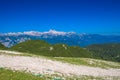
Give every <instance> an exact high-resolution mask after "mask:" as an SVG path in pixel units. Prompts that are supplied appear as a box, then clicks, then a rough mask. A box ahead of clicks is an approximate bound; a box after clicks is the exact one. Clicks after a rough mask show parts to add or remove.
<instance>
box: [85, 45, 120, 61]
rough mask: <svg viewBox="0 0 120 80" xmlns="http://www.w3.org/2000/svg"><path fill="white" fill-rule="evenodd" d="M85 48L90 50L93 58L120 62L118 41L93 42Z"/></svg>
mask: <svg viewBox="0 0 120 80" xmlns="http://www.w3.org/2000/svg"><path fill="white" fill-rule="evenodd" d="M87 50H88V51H90V52H92V54H93V55H92V56H93V57H94V58H98V59H104V60H111V61H117V62H120V43H114V44H94V45H90V46H88V47H87Z"/></svg>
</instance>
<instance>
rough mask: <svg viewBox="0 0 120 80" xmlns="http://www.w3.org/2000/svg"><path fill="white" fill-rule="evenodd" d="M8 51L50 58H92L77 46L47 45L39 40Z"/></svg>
mask: <svg viewBox="0 0 120 80" xmlns="http://www.w3.org/2000/svg"><path fill="white" fill-rule="evenodd" d="M9 49H10V50H14V51H20V52H27V53H31V54H37V55H43V56H50V57H89V58H91V57H92V56H91V55H92V53H90V52H88V51H87V50H85V49H83V48H80V47H78V46H68V45H65V44H49V43H47V42H45V41H41V40H28V41H25V42H22V43H19V44H17V45H15V46H12V47H11V48H9Z"/></svg>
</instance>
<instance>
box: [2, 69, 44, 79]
mask: <svg viewBox="0 0 120 80" xmlns="http://www.w3.org/2000/svg"><path fill="white" fill-rule="evenodd" d="M0 80H44V79H43V78H40V77H36V76H33V75H32V74H30V73H25V72H20V71H12V70H8V69H3V68H0Z"/></svg>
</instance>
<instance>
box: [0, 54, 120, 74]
mask: <svg viewBox="0 0 120 80" xmlns="http://www.w3.org/2000/svg"><path fill="white" fill-rule="evenodd" d="M0 67H6V68H10V69H15V70H26V71H29V72H33V73H41V74H54V73H60V74H63V75H67V76H70V75H71V74H73V75H77V76H80V75H88V76H120V69H101V68H95V67H88V66H77V65H73V64H68V63H62V62H58V61H52V60H48V59H45V58H38V57H27V56H11V55H4V54H1V55H0Z"/></svg>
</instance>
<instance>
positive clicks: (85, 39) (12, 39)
mask: <svg viewBox="0 0 120 80" xmlns="http://www.w3.org/2000/svg"><path fill="white" fill-rule="evenodd" d="M26 40H44V41H47V42H49V43H51V44H56V43H62V44H67V45H70V46H81V47H85V46H88V45H91V44H103V43H120V35H101V34H86V33H82V34H78V33H75V32H62V31H55V30H49V31H48V32H39V31H27V32H17V33H15V32H10V33H1V34H0V42H1V43H2V44H3V45H5V46H6V47H11V46H13V45H16V44H18V43H21V42H24V41H26Z"/></svg>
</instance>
